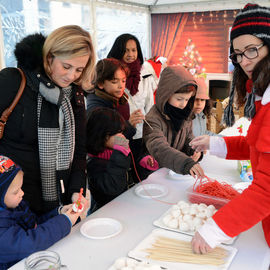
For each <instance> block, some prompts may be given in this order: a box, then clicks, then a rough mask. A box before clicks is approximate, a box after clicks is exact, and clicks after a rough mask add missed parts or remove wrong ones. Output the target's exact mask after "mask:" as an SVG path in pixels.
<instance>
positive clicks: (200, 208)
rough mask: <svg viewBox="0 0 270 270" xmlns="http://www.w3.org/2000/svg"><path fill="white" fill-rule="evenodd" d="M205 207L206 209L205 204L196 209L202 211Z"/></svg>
mask: <svg viewBox="0 0 270 270" xmlns="http://www.w3.org/2000/svg"><path fill="white" fill-rule="evenodd" d="M205 209H206V206H203V205H199V206H198V211H199V212H204V210H205Z"/></svg>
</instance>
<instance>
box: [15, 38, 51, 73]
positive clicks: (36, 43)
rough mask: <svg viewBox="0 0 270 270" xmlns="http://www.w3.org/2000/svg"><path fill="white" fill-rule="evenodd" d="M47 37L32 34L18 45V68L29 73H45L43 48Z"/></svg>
mask: <svg viewBox="0 0 270 270" xmlns="http://www.w3.org/2000/svg"><path fill="white" fill-rule="evenodd" d="M45 39H46V37H45V36H44V35H42V34H41V33H36V34H32V35H29V36H26V37H25V38H23V39H22V40H21V41H20V42H18V43H17V44H16V47H15V50H14V54H15V57H16V59H17V62H18V67H20V68H22V69H25V70H29V71H37V72H42V73H43V71H44V68H43V58H42V48H43V45H44V42H45Z"/></svg>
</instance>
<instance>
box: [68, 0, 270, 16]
mask: <svg viewBox="0 0 270 270" xmlns="http://www.w3.org/2000/svg"><path fill="white" fill-rule="evenodd" d="M66 1H67V2H73V3H98V4H100V3H103V4H108V5H112V4H118V5H122V6H126V7H129V8H134V7H141V8H147V9H148V10H149V12H150V13H176V12H193V11H195V12H199V11H210V10H230V9H231V10H233V9H241V8H243V6H244V5H245V4H246V3H257V4H260V5H263V6H269V5H270V1H269V0H257V1H254V0H244V1H243V0H235V1H234V0H66Z"/></svg>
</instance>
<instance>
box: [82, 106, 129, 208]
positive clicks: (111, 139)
mask: <svg viewBox="0 0 270 270" xmlns="http://www.w3.org/2000/svg"><path fill="white" fill-rule="evenodd" d="M125 126H126V124H125V120H124V119H123V117H122V116H121V115H120V114H119V113H118V112H117V111H116V110H113V109H109V108H96V109H94V110H93V111H91V113H90V114H89V115H88V121H87V142H86V147H87V152H88V161H87V176H88V183H89V188H90V191H91V195H92V197H93V199H94V201H95V202H96V208H95V209H93V208H92V209H91V210H92V211H94V210H96V209H98V208H100V207H101V206H103V205H104V204H106V203H108V202H109V201H111V200H112V199H114V198H115V197H117V196H118V195H120V194H121V193H122V192H124V191H125V190H127V189H128V188H129V187H131V186H132V185H133V181H132V178H131V177H130V175H129V168H130V161H131V158H130V149H129V141H128V140H127V139H126V138H125V136H124V135H123V132H124V130H125ZM93 205H95V204H94V203H93Z"/></svg>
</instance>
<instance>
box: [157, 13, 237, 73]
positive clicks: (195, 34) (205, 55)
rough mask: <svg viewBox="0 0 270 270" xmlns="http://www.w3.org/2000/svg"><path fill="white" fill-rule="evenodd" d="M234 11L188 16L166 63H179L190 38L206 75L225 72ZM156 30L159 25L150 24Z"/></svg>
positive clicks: (226, 70)
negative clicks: (200, 58)
mask: <svg viewBox="0 0 270 270" xmlns="http://www.w3.org/2000/svg"><path fill="white" fill-rule="evenodd" d="M237 12H238V11H236V10H235V11H233V10H230V11H218V12H215V11H212V12H196V13H189V16H188V19H187V22H186V25H185V27H184V29H183V32H182V34H181V36H180V38H179V39H178V40H179V41H178V44H177V45H176V46H175V49H174V52H173V53H172V54H171V58H170V59H169V64H176V65H177V64H181V63H180V61H179V58H180V57H182V56H183V54H184V50H185V47H186V46H187V44H188V39H189V38H190V39H192V41H193V43H194V45H195V46H196V49H197V50H198V52H199V54H200V56H201V57H202V65H203V67H204V68H205V69H206V71H205V72H207V73H227V72H228V54H229V37H228V34H229V27H230V26H231V25H232V23H233V21H234V18H235V15H236V14H237ZM158 15H159V14H154V15H152V16H158ZM156 27H158V26H155V25H152V29H156ZM152 40H154V39H152ZM153 53H154V52H153Z"/></svg>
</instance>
